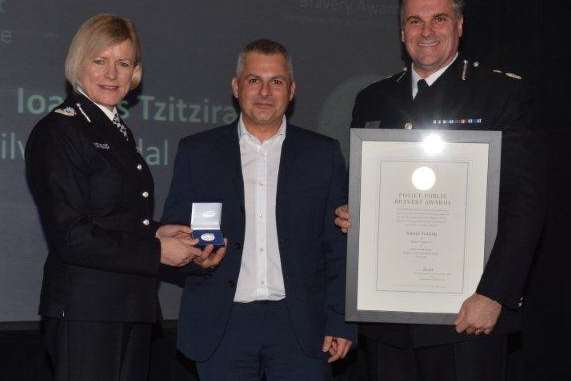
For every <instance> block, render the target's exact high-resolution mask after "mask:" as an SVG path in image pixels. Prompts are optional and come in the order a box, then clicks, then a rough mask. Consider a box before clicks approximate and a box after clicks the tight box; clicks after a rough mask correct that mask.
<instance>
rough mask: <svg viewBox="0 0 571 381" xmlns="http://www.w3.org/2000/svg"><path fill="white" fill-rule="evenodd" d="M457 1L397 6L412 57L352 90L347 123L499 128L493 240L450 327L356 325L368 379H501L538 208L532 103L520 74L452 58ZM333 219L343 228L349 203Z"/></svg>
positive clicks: (458, 23) (412, 0)
mask: <svg viewBox="0 0 571 381" xmlns="http://www.w3.org/2000/svg"><path fill="white" fill-rule="evenodd" d="M462 7H463V2H462V1H459V0H405V1H404V2H403V3H402V4H401V27H402V41H403V43H404V45H405V48H406V50H407V52H408V54H409V56H410V58H411V59H412V63H411V65H409V66H408V67H407V68H406V69H405V70H404V71H403V72H401V73H398V74H396V75H394V76H392V77H389V78H387V79H384V80H381V81H379V82H377V83H374V84H372V85H370V86H369V87H367V88H365V89H364V90H362V91H361V92H360V93H359V94H358V96H357V98H356V101H355V107H354V110H353V119H352V123H351V127H352V128H404V129H412V128H430V129H453V130H500V131H502V133H503V135H502V164H501V180H500V182H501V184H500V207H499V208H500V210H499V225H498V234H497V239H496V241H495V244H494V246H493V249H492V253H491V256H490V259H489V262H488V263H487V265H486V267H485V269H484V273H483V275H482V277H481V280H480V282H479V284H478V287H477V290H476V292H475V293H474V294H473V295H472V296H471V297H469V298H468V299H466V301H465V302H464V303H463V305H462V307H461V309H460V311H459V313H458V317H457V319H456V321H455V326H445V325H441V326H438V325H412V324H409V325H405V324H363V325H362V326H361V331H360V332H361V333H362V334H363V335H364V336H366V337H368V338H369V339H370V340H368V343H367V344H368V345H367V347H368V349H369V350H368V358H369V362H370V364H371V369H370V374H371V378H372V379H374V380H377V379H378V380H418V379H422V380H438V381H447V380H451V381H455V380H458V381H468V380H470V381H471V380H502V379H503V377H504V375H505V358H506V334H507V333H508V332H512V331H515V330H517V329H518V328H519V312H520V306H521V298H522V295H523V292H524V286H525V282H526V277H527V274H528V271H529V268H530V265H531V262H532V256H533V253H534V249H535V247H536V245H537V242H538V236H539V234H540V231H541V224H542V219H543V213H544V205H543V202H544V197H543V189H542V188H543V184H542V183H541V177H540V175H539V168H538V165H537V164H538V161H540V160H538V156H537V152H536V151H535V148H536V146H537V143H536V142H533V141H532V140H531V139H530V138H531V134H530V127H531V125H532V113H531V111H532V103H531V98H530V95H529V92H528V91H527V89H526V87H525V85H524V83H523V81H522V78H521V77H520V76H518V75H516V74H513V73H510V72H505V71H502V70H497V69H491V68H487V67H484V66H483V65H480V64H479V63H478V62H470V61H468V60H467V59H465V58H464V57H462V56H461V55H459V53H458V46H459V40H460V37H461V35H462V32H463V18H462ZM337 215H338V218H337V220H336V222H337V224H338V225H339V226H340V227H342V228H343V229H347V228H348V227H349V221H348V211H347V209H346V208H345V207H341V208H339V209H338V210H337Z"/></svg>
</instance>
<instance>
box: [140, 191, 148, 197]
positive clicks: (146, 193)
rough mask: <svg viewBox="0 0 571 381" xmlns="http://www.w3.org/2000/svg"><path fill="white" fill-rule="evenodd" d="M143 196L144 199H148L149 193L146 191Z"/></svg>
mask: <svg viewBox="0 0 571 381" xmlns="http://www.w3.org/2000/svg"><path fill="white" fill-rule="evenodd" d="M141 195H142V196H143V198H148V197H149V192H147V191H145V192H143V193H141Z"/></svg>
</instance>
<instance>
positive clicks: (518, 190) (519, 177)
mask: <svg viewBox="0 0 571 381" xmlns="http://www.w3.org/2000/svg"><path fill="white" fill-rule="evenodd" d="M512 81H515V83H511V84H513V85H514V86H513V87H512V91H510V92H508V94H507V96H506V98H505V102H504V103H503V104H502V103H499V104H498V107H502V108H503V109H502V112H501V116H500V119H499V126H498V127H499V128H498V129H501V130H502V163H501V173H500V206H499V216H498V217H499V218H498V232H497V238H496V241H495V243H494V246H493V249H492V253H491V255H490V258H489V261H488V263H487V265H486V268H485V269H484V273H483V275H482V278H481V280H480V283H479V285H478V289H477V292H478V293H480V294H482V295H485V296H488V297H489V298H491V299H494V300H496V301H497V302H499V303H500V304H502V305H503V306H504V307H507V308H511V309H516V308H518V307H519V305H520V304H521V303H520V302H521V300H522V296H523V293H524V287H525V283H526V278H527V275H528V273H529V269H530V266H531V264H532V260H533V255H534V252H535V250H536V247H537V245H538V242H539V237H540V234H541V230H542V226H543V220H544V216H545V209H546V189H545V188H546V179H545V174H546V168H545V159H544V153H545V152H544V149H543V147H544V146H543V144H542V139H539V138H538V135H537V133H535V132H534V130H533V127H534V126H533V112H532V110H533V104H532V98H531V95H530V91H529V90H528V88H527V87H526V86H523V84H522V83H517V82H519V81H516V80H512Z"/></svg>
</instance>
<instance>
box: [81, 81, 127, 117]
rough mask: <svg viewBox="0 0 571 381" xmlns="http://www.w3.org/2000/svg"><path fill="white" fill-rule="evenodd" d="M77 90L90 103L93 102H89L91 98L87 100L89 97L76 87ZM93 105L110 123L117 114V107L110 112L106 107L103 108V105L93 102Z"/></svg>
mask: <svg viewBox="0 0 571 381" xmlns="http://www.w3.org/2000/svg"><path fill="white" fill-rule="evenodd" d="M77 90H78V91H79V92H80V93H81V94H83V95H84V96H85V97H86V98H87V99H89V100H90V101H91V102H93V101H92V100H91V98H89V97H88V96H87V94H85V92H84V91H83V89H82V88H79V87H78V88H77ZM93 103H94V104H95V105H96V106H97V107H99V108H100V109H101V111H103V113H104V114H105V115H106V116H107V117H108V118H109V120H110V121H113V118H115V114H117V107H113V111H111V110H109V109H108V108H107V107H105V106H103V105H100V104H99V103H97V102H93Z"/></svg>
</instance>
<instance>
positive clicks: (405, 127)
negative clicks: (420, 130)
mask: <svg viewBox="0 0 571 381" xmlns="http://www.w3.org/2000/svg"><path fill="white" fill-rule="evenodd" d="M403 128H404V129H405V130H412V123H411V122H406V123H405V124H404V126H403Z"/></svg>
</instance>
